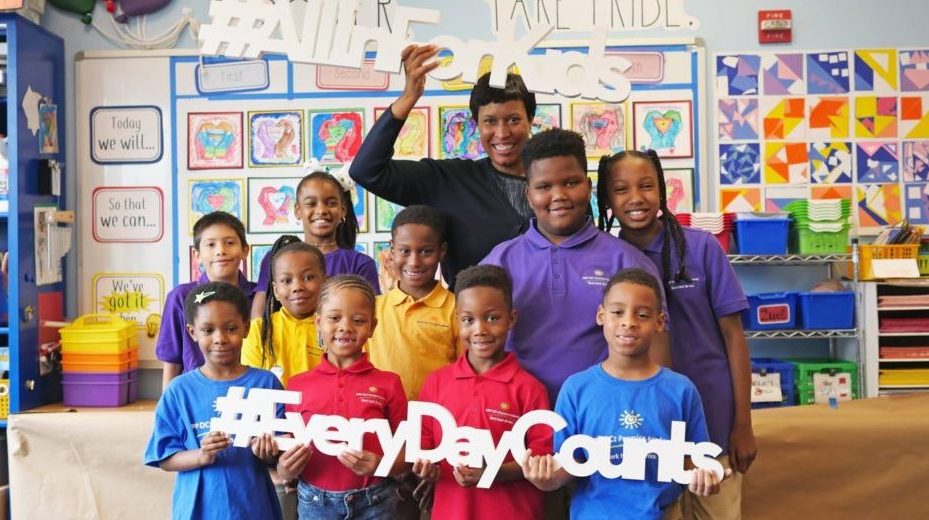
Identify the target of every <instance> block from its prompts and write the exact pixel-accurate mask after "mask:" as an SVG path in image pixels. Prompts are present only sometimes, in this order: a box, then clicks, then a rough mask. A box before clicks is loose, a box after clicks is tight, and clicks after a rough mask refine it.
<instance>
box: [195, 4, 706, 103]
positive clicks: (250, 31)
mask: <svg viewBox="0 0 929 520" xmlns="http://www.w3.org/2000/svg"><path fill="white" fill-rule="evenodd" d="M359 2H360V0H307V3H306V7H305V9H304V11H303V17H302V18H298V16H297V14H296V13H295V12H292V11H291V6H292V5H293V3H292V2H274V3H273V4H268V3H267V2H265V1H264V0H211V2H210V17H211V23H208V24H204V25H203V26H202V27H201V28H200V40H201V41H202V42H203V43H202V46H201V48H200V54H203V55H210V56H217V55H222V56H226V57H230V58H257V57H259V56H261V55H262V54H264V53H278V54H286V55H287V57H288V58H289V59H290V60H291V61H293V62H298V63H311V64H316V65H333V66H339V67H349V68H355V69H357V68H360V67H361V66H362V63H363V62H364V55H365V51H366V50H369V47H370V46H371V45H372V44H373V45H374V47H375V48H376V49H377V58H376V60H375V63H374V69H375V70H378V71H381V72H389V73H398V72H399V71H400V66H401V63H400V51H401V50H402V49H403V48H404V47H405V46H406V45H408V44H410V43H412V42H413V39H412V36H411V32H410V31H411V27H410V26H411V24H413V23H428V24H436V23H438V21H439V11H437V10H434V9H419V8H411V7H403V6H400V5H393V6H392V9H391V13H392V16H393V20H392V21H391V22H390V23H389V24H386V23H385V24H384V25H385V27H380V26H379V27H377V28H372V27H364V26H361V25H357V24H356V19H357V13H358V10H359ZM501 3H506V4H512V5H511V8H510V17H509V18H505V19H503V20H501V18H500V4H501ZM550 3H551V4H552V8H553V9H556V10H557V12H556V16H555V18H554V19H553V18H552V17H551V16H549V15H548V14H546V16H545V18H544V19H543V18H542V10H544V9H547V8H546V3H545V1H544V0H538V1H537V2H535V7H536V9H538V10H539V11H538V12H537V13H536V14H537V16H536V20H535V21H534V22H533V21H532V20H531V17H530V16H529V14H528V10H526V5H525V2H522V1H517V2H513V1H512V0H508V1H507V2H502V1H500V2H498V1H496V0H488V6H489V7H490V8H491V11H492V14H493V27H494V33H495V34H496V35H497V40H496V41H484V40H468V41H467V42H465V41H462V40H460V39H458V38H456V37H454V36H450V35H445V36H438V37H436V38H433V39H432V40H430V41H429V42H428V43H430V44H433V45H436V46H438V47H440V48H441V49H444V50H446V51H447V52H449V53H450V54H451V55H452V56H453V57H454V58H453V59H452V60H450V61H449V62H448V63H447V64H445V65H444V66H442V67H439V68H437V69H435V70H434V71H432V72H431V73H430V76H431V77H432V78H434V79H437V80H442V81H447V80H451V79H456V78H460V79H461V81H463V82H465V83H475V82H476V81H477V72H478V70H479V66H480V63H481V60H482V59H483V58H484V57H486V56H490V57H492V58H493V66H492V71H491V80H490V84H491V85H492V86H494V87H503V86H504V82H505V79H506V71H507V70H508V69H509V68H510V67H511V66H514V65H515V66H517V67H519V70H520V73H521V74H522V76H523V80H524V81H525V83H526V87H527V88H528V89H529V90H531V91H533V92H537V93H545V94H554V93H556V92H557V93H558V94H560V95H562V96H564V97H568V98H572V97H578V96H580V97H582V98H585V99H599V100H602V101H606V102H610V103H618V102H621V101H623V100H625V99H626V98H628V97H629V93H630V92H631V85H630V83H629V80H628V79H627V78H626V77H625V76H624V72H625V71H627V70H628V69H629V68H630V67H631V65H632V64H631V63H630V62H629V61H628V60H627V59H625V58H623V57H621V56H617V55H608V54H605V53H604V49H605V46H606V35H607V32H608V31H609V30H611V29H616V28H617V26H618V25H619V26H621V27H622V28H637V29H649V28H653V27H659V26H660V27H664V28H668V29H672V28H680V27H687V28H691V29H694V28H696V27H697V26H699V24H698V23H697V22H696V20H695V19H693V18H691V17H689V16H687V15H686V13H685V12H684V10H683V6H682V0H650V1H648V2H646V1H645V0H630V1H629V2H624V3H628V4H629V6H627V7H626V8H622V9H621V8H618V7H616V8H615V9H614V7H615V6H616V5H617V3H616V2H604V3H603V5H601V6H599V7H598V6H597V2H596V1H595V0H587V2H564V4H562V1H561V0H551V2H550ZM575 4H585V5H586V6H587V9H586V12H588V13H589V16H590V18H589V19H590V20H592V22H590V24H588V23H587V22H585V23H583V28H584V29H586V28H588V27H590V28H591V30H592V35H591V37H590V44H589V51H588V53H586V54H584V53H581V52H576V51H568V52H560V51H555V50H552V49H548V50H546V51H545V52H543V53H542V54H531V52H532V50H533V49H534V48H535V47H536V46H537V45H538V44H539V43H541V42H542V41H543V40H544V39H545V37H546V36H547V35H548V34H549V33H550V32H552V31H554V30H556V29H561V30H564V29H568V28H569V27H566V26H563V25H559V24H560V23H561V21H560V20H561V18H560V16H561V15H560V13H562V12H564V13H567V12H568V11H572V12H573V14H572V15H570V16H571V17H572V19H577V20H580V18H577V13H578V12H579V11H575V10H574V9H565V8H566V7H568V5H570V6H572V7H573V6H574V5H575ZM633 4H638V5H639V15H638V17H636V16H635V15H634V10H635V9H636V7H635V5H633ZM645 4H648V6H645ZM520 6H521V7H522V9H523V12H524V13H525V16H523V17H521V18H518V17H515V16H514V14H515V13H516V10H517V9H518V8H519V7H520ZM604 6H606V7H604ZM623 9H626V10H629V12H626V13H625V14H624V13H623V12H622V11H623ZM580 12H583V10H582V11H580ZM546 13H547V11H546ZM598 13H600V14H601V18H602V20H601V21H599V22H598V21H597V14H598ZM566 16H568V15H567V14H566ZM624 16H626V17H628V18H629V20H630V21H631V23H629V24H627V23H626V22H625V18H623V17H624ZM646 17H647V18H646ZM617 19H620V20H621V21H620V23H618V24H617ZM300 20H302V24H299V23H298V22H299V21H300ZM543 20H544V21H543ZM636 20H637V21H638V22H636ZM672 20H674V21H672ZM517 22H520V23H521V24H522V25H523V26H524V27H525V28H526V34H525V35H524V36H522V37H521V38H519V39H517V38H516V36H515V34H516V25H517ZM578 23H580V22H578ZM298 27H301V28H302V30H300V31H299V32H298ZM579 28H580V27H579Z"/></svg>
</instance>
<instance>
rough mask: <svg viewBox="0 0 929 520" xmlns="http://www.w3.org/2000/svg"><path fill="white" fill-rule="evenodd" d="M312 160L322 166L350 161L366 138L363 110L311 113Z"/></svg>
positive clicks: (316, 111)
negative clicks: (317, 161)
mask: <svg viewBox="0 0 929 520" xmlns="http://www.w3.org/2000/svg"><path fill="white" fill-rule="evenodd" d="M308 114H309V116H308V117H309V123H308V124H307V126H308V127H309V136H310V137H309V140H310V157H314V158H316V159H317V160H319V162H320V163H322V164H343V163H347V162H351V161H352V159H354V158H355V155H356V154H358V149H359V148H361V141H362V138H363V137H364V121H365V119H364V109H363V108H349V109H344V110H310V111H309V112H308Z"/></svg>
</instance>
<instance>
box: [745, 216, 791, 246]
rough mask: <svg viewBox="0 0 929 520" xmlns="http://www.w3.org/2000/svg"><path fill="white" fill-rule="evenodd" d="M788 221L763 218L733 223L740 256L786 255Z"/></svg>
mask: <svg viewBox="0 0 929 520" xmlns="http://www.w3.org/2000/svg"><path fill="white" fill-rule="evenodd" d="M789 227H790V219H787V218H765V219H751V220H745V219H741V220H736V221H735V243H736V247H737V248H738V253H739V254H740V255H784V254H787V230H788V228H789Z"/></svg>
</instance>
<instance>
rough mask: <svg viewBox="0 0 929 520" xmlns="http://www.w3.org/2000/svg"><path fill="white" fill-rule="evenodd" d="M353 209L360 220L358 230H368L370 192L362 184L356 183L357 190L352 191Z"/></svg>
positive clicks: (356, 217) (363, 231)
mask: <svg viewBox="0 0 929 520" xmlns="http://www.w3.org/2000/svg"><path fill="white" fill-rule="evenodd" d="M352 209H353V210H354V211H355V219H356V220H357V221H358V232H359V233H367V232H368V192H366V191H365V189H364V188H362V187H361V185H360V184H356V185H355V191H353V192H352Z"/></svg>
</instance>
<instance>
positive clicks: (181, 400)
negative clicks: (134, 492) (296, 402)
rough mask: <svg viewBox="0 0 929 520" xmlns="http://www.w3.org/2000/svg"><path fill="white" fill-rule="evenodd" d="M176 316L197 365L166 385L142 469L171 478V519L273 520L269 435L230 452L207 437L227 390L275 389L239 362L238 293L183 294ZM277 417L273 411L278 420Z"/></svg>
mask: <svg viewBox="0 0 929 520" xmlns="http://www.w3.org/2000/svg"><path fill="white" fill-rule="evenodd" d="M184 311H185V318H186V321H187V333H188V334H190V336H191V337H192V338H193V339H194V341H195V342H196V343H197V344H198V346H199V347H200V351H201V352H202V353H203V358H204V364H203V366H201V367H200V368H198V369H195V370H192V371H190V372H187V373H185V374H183V375H181V376H178V377H177V378H175V379H174V380H172V381H171V383H170V384H169V385H168V388H166V389H165V391H164V393H163V394H162V396H161V399H160V400H159V401H158V406H157V407H156V408H155V425H154V428H153V431H152V437H151V439H149V441H148V447H147V448H146V450H145V464H146V465H148V466H152V467H156V468H161V469H163V470H165V471H175V472H177V478H176V480H175V482H174V497H173V504H172V515H171V516H172V518H176V519H178V518H197V519H208V518H210V519H212V518H215V519H217V520H218V519H242V520H247V519H251V518H267V519H277V520H280V518H281V508H280V506H279V504H278V499H277V495H276V493H275V491H274V485H273V484H272V483H271V477H270V475H269V474H268V466H269V465H270V464H272V463H274V461H275V457H276V455H277V449H276V448H275V443H274V440H273V439H272V438H271V436H270V435H269V434H265V435H263V436H261V437H257V438H255V439H254V440H253V441H252V446H251V448H238V447H235V446H232V440H231V439H230V437H229V435H228V434H226V433H223V432H210V419H212V418H213V417H216V416H217V414H216V411H215V409H214V408H213V406H214V403H215V401H216V398H217V397H220V396H224V395H226V393H227V392H228V390H229V388H230V387H233V386H242V387H246V388H248V389H249V391H250V390H251V389H252V388H270V389H276V390H281V389H282V387H281V383H280V382H279V381H278V379H277V376H275V375H274V374H272V373H271V372H268V371H267V370H260V369H257V368H251V367H246V366H244V365H242V364H241V363H240V362H239V359H240V357H241V350H242V340H243V339H244V338H245V335H246V334H247V333H248V313H249V306H248V301H247V299H246V297H245V294H244V293H243V292H242V290H241V289H239V288H238V287H236V286H234V285H230V284H227V283H222V282H209V283H206V284H203V285H200V286H198V287H197V289H196V290H195V291H193V292H191V293H190V294H188V295H187V298H186V299H185V301H184ZM247 397H248V395H247V394H246V398H247ZM283 411H284V410H283V405H281V406H280V407H279V409H278V414H279V415H281V416H283Z"/></svg>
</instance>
